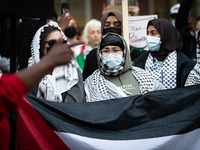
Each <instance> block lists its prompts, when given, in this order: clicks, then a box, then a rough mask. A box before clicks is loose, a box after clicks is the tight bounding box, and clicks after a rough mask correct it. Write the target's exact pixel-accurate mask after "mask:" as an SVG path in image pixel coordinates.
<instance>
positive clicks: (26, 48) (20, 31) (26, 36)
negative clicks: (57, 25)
mask: <svg viewBox="0 0 200 150" xmlns="http://www.w3.org/2000/svg"><path fill="white" fill-rule="evenodd" d="M45 24H46V20H24V21H22V22H21V23H20V24H19V26H18V28H17V33H16V34H17V38H16V56H17V63H18V65H19V68H18V69H19V70H21V69H23V68H26V67H27V66H28V59H29V58H30V56H31V42H32V39H33V37H34V35H35V33H36V31H37V30H38V29H39V28H40V27H41V26H43V25H45Z"/></svg>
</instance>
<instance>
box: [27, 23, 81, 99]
mask: <svg viewBox="0 0 200 150" xmlns="http://www.w3.org/2000/svg"><path fill="white" fill-rule="evenodd" d="M48 26H54V27H56V28H58V29H59V30H60V32H61V34H62V36H63V39H64V40H67V38H66V36H65V34H64V33H63V32H62V30H61V28H60V27H59V26H58V23H56V22H54V21H50V23H49V24H46V25H44V26H42V27H41V28H39V29H38V30H37V32H36V34H35V35H34V37H33V40H32V43H31V57H30V58H29V60H28V67H31V66H33V65H34V64H36V63H38V62H39V61H40V52H39V49H40V35H41V33H42V32H44V28H45V27H48ZM76 66H77V65H76V63H75V61H74V60H72V61H71V63H70V64H68V65H65V66H60V67H62V70H61V71H58V72H57V73H55V74H53V73H54V72H53V73H52V74H51V75H46V76H45V77H44V78H43V79H42V80H41V81H40V83H39V85H38V91H37V97H39V98H41V99H46V100H49V101H55V102H62V101H63V100H62V96H61V93H60V92H58V91H57V89H58V87H59V85H58V81H57V79H58V75H59V74H60V73H61V75H60V76H62V77H63V80H65V82H67V86H65V87H64V91H63V92H66V91H68V90H70V88H71V87H73V86H74V85H75V84H77V83H78V73H77V68H76ZM60 67H57V68H55V69H54V71H55V70H58V68H60Z"/></svg>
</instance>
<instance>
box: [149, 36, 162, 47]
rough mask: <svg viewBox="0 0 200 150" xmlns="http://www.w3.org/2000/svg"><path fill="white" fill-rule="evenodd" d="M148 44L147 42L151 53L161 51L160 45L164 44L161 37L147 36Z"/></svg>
mask: <svg viewBox="0 0 200 150" xmlns="http://www.w3.org/2000/svg"><path fill="white" fill-rule="evenodd" d="M146 42H147V47H148V49H149V50H150V51H159V50H160V45H161V43H162V42H160V38H159V37H154V36H147V39H146Z"/></svg>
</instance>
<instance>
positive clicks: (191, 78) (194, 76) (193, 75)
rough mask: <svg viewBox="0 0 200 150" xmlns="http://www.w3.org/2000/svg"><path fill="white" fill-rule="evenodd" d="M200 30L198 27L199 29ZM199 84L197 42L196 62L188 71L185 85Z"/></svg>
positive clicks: (199, 59)
mask: <svg viewBox="0 0 200 150" xmlns="http://www.w3.org/2000/svg"><path fill="white" fill-rule="evenodd" d="M198 32H200V29H199V31H198ZM197 84H200V47H199V45H198V44H197V64H196V65H195V66H194V68H193V69H192V70H191V71H190V73H189V75H188V77H187V80H186V82H185V86H191V85H197Z"/></svg>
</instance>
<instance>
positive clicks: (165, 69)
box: [145, 51, 177, 89]
mask: <svg viewBox="0 0 200 150" xmlns="http://www.w3.org/2000/svg"><path fill="white" fill-rule="evenodd" d="M145 70H146V71H148V72H150V73H151V75H152V76H154V77H155V78H156V79H157V80H158V81H159V82H161V83H162V84H163V85H164V86H165V87H166V88H167V89H172V88H175V87H176V78H177V77H176V74H177V52H176V51H173V52H171V53H169V55H168V57H167V58H166V59H165V60H164V61H163V62H162V64H161V65H160V64H159V62H158V60H157V59H156V58H155V57H153V56H152V55H151V54H150V53H149V56H148V57H147V61H146V63H145Z"/></svg>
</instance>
